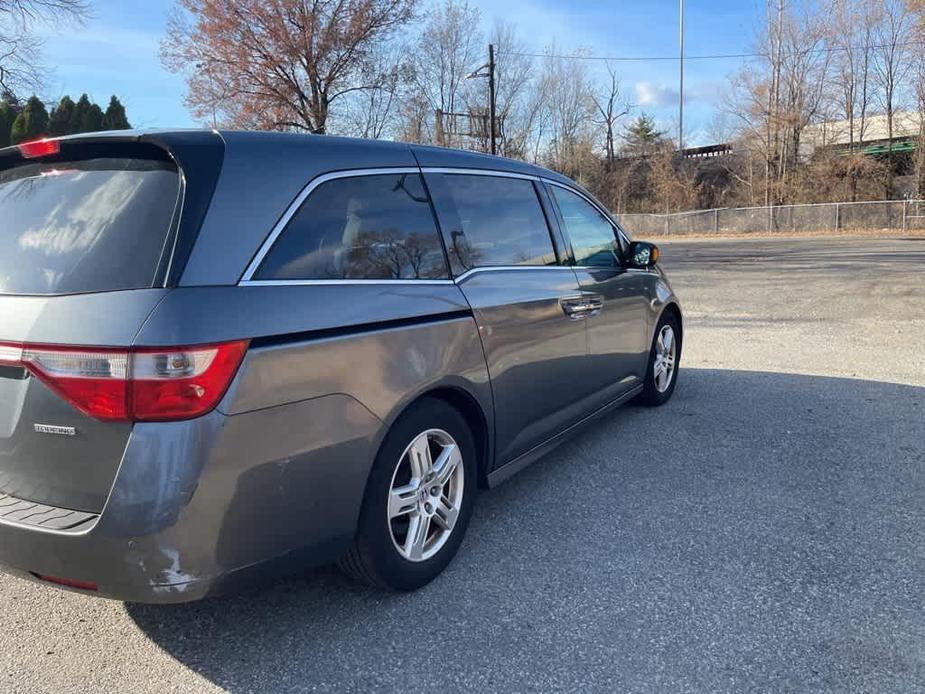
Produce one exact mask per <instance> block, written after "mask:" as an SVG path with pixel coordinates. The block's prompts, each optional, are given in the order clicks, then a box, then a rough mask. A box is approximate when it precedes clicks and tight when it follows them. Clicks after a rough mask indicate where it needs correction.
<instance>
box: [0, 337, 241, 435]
mask: <svg viewBox="0 0 925 694" xmlns="http://www.w3.org/2000/svg"><path fill="white" fill-rule="evenodd" d="M246 351H247V341H246V340H240V341H236V342H225V343H222V344H212V345H198V346H194V347H163V348H161V347H158V348H151V347H138V348H133V349H109V348H97V347H62V346H58V345H29V344H26V345H15V344H0V364H2V365H11V366H23V367H25V368H27V369H28V370H29V371H31V372H32V373H33V374H35V376H36V377H37V378H39V379H41V380H42V381H43V382H44V383H45V384H46V385H47V386H48V387H49V388H50V389H52V390H53V391H55V392H56V393H57V394H58V395H60V396H61V397H62V398H64V399H65V400H67V401H68V402H69V403H71V404H72V405H74V407H76V408H77V409H79V410H80V411H81V412H84V413H85V414H88V415H90V416H91V417H95V418H97V419H108V420H123V421H135V422H144V421H167V420H178V419H192V418H193V417H199V416H201V415H204V414H206V413H207V412H210V411H211V410H213V409H214V408H215V406H216V405H218V402H219V400H221V399H222V396H224V394H225V391H226V390H228V386H229V385H230V384H231V379H232V378H234V375H235V373H237V370H238V366H240V364H241V359H242V358H243V357H244V353H245V352H246Z"/></svg>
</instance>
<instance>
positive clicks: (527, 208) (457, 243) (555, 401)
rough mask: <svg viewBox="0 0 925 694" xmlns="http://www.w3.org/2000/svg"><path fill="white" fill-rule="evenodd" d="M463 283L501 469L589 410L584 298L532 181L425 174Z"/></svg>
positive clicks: (473, 174)
mask: <svg viewBox="0 0 925 694" xmlns="http://www.w3.org/2000/svg"><path fill="white" fill-rule="evenodd" d="M425 178H426V180H427V184H428V187H429V188H430V191H431V194H432V196H433V200H434V205H435V207H436V209H437V213H438V217H439V219H440V225H441V228H442V232H443V234H444V239H445V242H446V246H447V251H448V255H449V257H450V264H451V267H452V269H453V272H454V275H455V276H456V278H457V283H458V284H459V287H460V288H461V289H462V291H463V293H464V294H465V296H466V299H467V300H468V302H469V304H470V305H471V307H472V309H473V313H474V315H475V319H476V321H477V323H478V326H479V333H480V336H481V339H482V346H483V349H484V351H485V358H486V361H487V363H488V371H489V374H490V376H491V384H492V392H493V396H494V401H495V426H496V432H495V440H496V465H502V464H504V463H506V462H509V461H510V460H512V459H514V458H517V457H518V456H520V455H522V454H524V453H526V452H528V451H529V450H530V449H531V448H533V447H534V446H536V445H538V444H540V443H542V442H543V441H545V440H546V439H547V438H549V437H550V436H552V435H554V434H555V433H557V432H559V431H561V430H562V429H564V428H566V427H567V426H568V425H570V424H571V423H573V422H574V421H576V420H577V419H578V418H580V417H581V415H582V413H583V412H584V405H583V403H582V401H583V399H584V398H585V397H586V396H587V395H588V393H589V391H590V390H591V385H590V384H589V383H588V382H587V381H586V380H585V375H586V369H585V358H586V356H587V338H586V336H585V326H584V321H583V320H581V319H580V318H579V317H577V316H570V315H569V313H568V312H567V310H566V309H567V308H568V305H569V302H570V301H577V300H579V299H580V297H581V290H580V287H579V285H578V281H577V279H576V277H575V273H574V272H573V271H572V270H571V268H569V267H567V266H566V265H564V264H563V263H562V262H560V258H564V256H560V255H559V254H558V253H557V251H559V250H561V249H557V248H556V245H555V244H554V242H553V236H552V234H551V227H550V225H549V223H548V219H547V215H548V214H551V211H550V210H548V209H547V208H544V204H543V202H542V201H541V195H540V193H541V188H540V187H539V185H540V184H539V182H538V181H535V180H533V179H532V178H530V177H527V176H523V177H521V176H514V175H510V174H498V175H490V174H488V173H486V172H482V173H477V172H471V173H469V172H466V171H463V170H452V171H446V172H437V171H433V172H427V170H426V169H425Z"/></svg>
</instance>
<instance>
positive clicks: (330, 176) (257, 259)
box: [238, 166, 421, 285]
mask: <svg viewBox="0 0 925 694" xmlns="http://www.w3.org/2000/svg"><path fill="white" fill-rule="evenodd" d="M409 173H415V174H420V173H421V169H420V168H419V167H417V166H395V167H391V168H378V169H345V170H342V171H331V172H329V173H326V174H321V175H320V176H316V177H315V178H313V179H312V180H311V181H309V182H308V184H307V185H306V186H305V187H304V188H303V189H302V190H301V191H300V192H299V194H298V195H296V197H295V200H293V201H292V202H291V203H290V205H289V207H287V208H286V211H285V212H283V216H282V217H280V218H279V221H277V222H276V224H275V225H274V226H273V229H272V230H271V231H270V234H269V235H268V236H267V238H266V239H264V241H263V243H262V244H261V245H260V248H259V249H257V253H256V254H255V255H254V258H253V260H251V262H250V264H249V265H248V266H247V269H246V270H244V274H243V275H242V277H241V280H240V281H239V282H238V285H244V284H253V282H255V281H274V282H275V281H281V282H287V283H290V284H291V283H292V282H303V281H306V282H307V281H309V280H254V279H253V278H254V273H256V272H257V269H258V268H259V267H260V264H261V263H263V261H264V258H266V256H267V254H268V253H269V252H270V249H271V248H272V247H273V244H274V243H276V239H278V238H279V235H280V234H282V233H283V231H284V230H285V228H286V225H287V224H289V221H290V220H291V219H292V218H293V217H294V216H295V214H296V212H298V211H299V208H300V207H301V206H302V203H303V202H305V200H306V199H307V198H308V196H309V195H311V194H312V193H313V192H314V190H315V189H316V188H318V186H320V185H322V184H324V183H327V182H328V181H334V180H336V179H338V178H354V177H360V176H382V175H388V174H409ZM310 281H313V282H319V281H320V282H329V281H334V282H343V281H349V280H310ZM375 281H379V280H375ZM391 281H396V280H391ZM398 281H401V280H398ZM414 281H417V280H414Z"/></svg>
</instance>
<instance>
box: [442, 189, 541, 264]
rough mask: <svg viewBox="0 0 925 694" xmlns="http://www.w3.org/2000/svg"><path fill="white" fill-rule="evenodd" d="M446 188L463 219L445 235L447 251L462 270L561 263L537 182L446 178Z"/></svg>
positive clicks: (457, 213)
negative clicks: (550, 233)
mask: <svg viewBox="0 0 925 694" xmlns="http://www.w3.org/2000/svg"><path fill="white" fill-rule="evenodd" d="M443 183H444V185H442V186H440V189H441V190H442V191H443V192H444V195H446V196H448V197H449V198H450V199H451V200H452V202H453V204H454V207H455V208H456V209H455V211H456V215H457V217H458V223H456V224H454V225H452V226H451V227H449V228H448V229H446V230H445V232H446V233H447V235H448V236H447V250H448V251H449V253H450V255H451V257H452V258H453V259H454V260H456V261H458V265H460V266H461V267H462V268H463V269H470V268H473V267H485V266H492V265H495V266H497V265H556V264H557V263H558V260H557V258H556V253H555V249H554V248H553V245H552V237H551V236H550V235H549V226H548V225H547V223H546V215H545V214H544V213H543V208H542V207H541V206H540V201H539V198H538V197H537V194H536V189H535V188H534V187H533V182H532V181H530V180H527V179H523V178H507V177H503V176H478V175H471V174H444V175H443ZM454 265H455V264H454Z"/></svg>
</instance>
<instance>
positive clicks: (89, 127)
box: [80, 104, 105, 133]
mask: <svg viewBox="0 0 925 694" xmlns="http://www.w3.org/2000/svg"><path fill="white" fill-rule="evenodd" d="M100 130H105V127H104V126H103V109H101V108H100V107H99V106H98V105H97V104H90V108H88V109H87V111H86V112H85V113H84V115H83V118H81V119H80V132H82V133H95V132H99V131H100Z"/></svg>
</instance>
